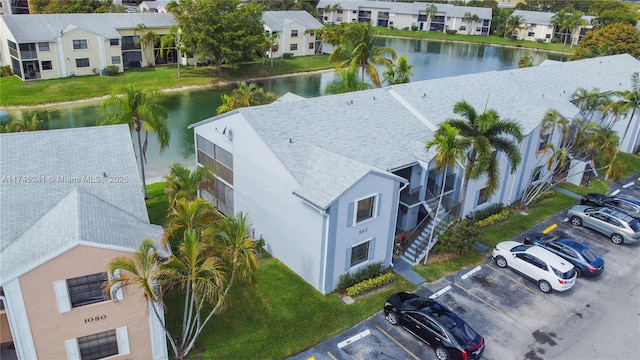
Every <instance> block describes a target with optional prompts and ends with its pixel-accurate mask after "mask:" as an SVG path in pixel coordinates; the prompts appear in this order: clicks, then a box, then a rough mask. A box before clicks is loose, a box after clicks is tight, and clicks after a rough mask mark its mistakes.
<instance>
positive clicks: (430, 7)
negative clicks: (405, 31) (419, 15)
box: [424, 3, 438, 31]
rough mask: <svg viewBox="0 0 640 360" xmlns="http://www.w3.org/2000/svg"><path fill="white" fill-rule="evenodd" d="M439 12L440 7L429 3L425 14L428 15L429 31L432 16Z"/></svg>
mask: <svg viewBox="0 0 640 360" xmlns="http://www.w3.org/2000/svg"><path fill="white" fill-rule="evenodd" d="M437 13H438V7H437V6H436V4H433V3H431V4H428V5H427V7H426V8H425V9H424V14H425V15H427V31H429V30H431V18H432V17H434V16H435V15H436V14H437Z"/></svg>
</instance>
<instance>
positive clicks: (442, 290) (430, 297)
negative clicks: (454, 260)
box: [429, 285, 451, 300]
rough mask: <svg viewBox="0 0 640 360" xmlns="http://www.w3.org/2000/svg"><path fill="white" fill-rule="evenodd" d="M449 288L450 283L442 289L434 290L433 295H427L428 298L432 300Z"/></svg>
mask: <svg viewBox="0 0 640 360" xmlns="http://www.w3.org/2000/svg"><path fill="white" fill-rule="evenodd" d="M449 290H451V285H447V286H445V287H443V288H442V289H440V290H438V291H436V292H435V293H434V294H433V295H431V296H429V299H431V300H433V299H435V298H437V297H438V296H440V295H442V294H444V293H446V292H447V291H449Z"/></svg>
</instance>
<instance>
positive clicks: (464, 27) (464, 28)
mask: <svg viewBox="0 0 640 360" xmlns="http://www.w3.org/2000/svg"><path fill="white" fill-rule="evenodd" d="M459 30H460V31H466V30H467V27H466V26H460V28H459Z"/></svg>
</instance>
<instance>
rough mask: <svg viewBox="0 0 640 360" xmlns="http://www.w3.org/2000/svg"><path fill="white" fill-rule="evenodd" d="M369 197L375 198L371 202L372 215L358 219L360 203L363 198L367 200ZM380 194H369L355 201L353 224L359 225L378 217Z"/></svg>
mask: <svg viewBox="0 0 640 360" xmlns="http://www.w3.org/2000/svg"><path fill="white" fill-rule="evenodd" d="M369 198H373V201H372V203H371V216H370V217H368V218H366V219H362V220H360V221H358V203H359V202H360V201H362V200H366V199H369ZM378 201H379V200H378V194H371V195H369V196H365V197H362V198H359V199H356V200H355V201H354V202H353V220H352V223H353V225H354V226H355V225H359V224H363V223H366V222H368V221H373V220H375V219H376V218H377V217H378V213H377V209H378Z"/></svg>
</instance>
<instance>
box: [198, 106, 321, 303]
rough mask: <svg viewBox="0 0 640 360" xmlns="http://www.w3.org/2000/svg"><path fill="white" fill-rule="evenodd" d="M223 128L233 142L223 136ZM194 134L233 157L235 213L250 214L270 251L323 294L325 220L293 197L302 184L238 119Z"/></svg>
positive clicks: (213, 124)
mask: <svg viewBox="0 0 640 360" xmlns="http://www.w3.org/2000/svg"><path fill="white" fill-rule="evenodd" d="M224 128H226V134H229V133H232V134H233V135H232V138H233V141H231V140H229V139H228V138H227V137H226V136H225V135H222V134H221V133H222V129H224ZM216 129H217V130H216ZM195 134H196V135H200V136H203V137H205V138H206V139H208V140H209V141H211V142H213V143H214V144H216V145H218V146H220V147H222V148H224V149H225V150H227V151H229V152H231V153H232V154H233V166H234V168H233V196H234V210H235V213H238V212H240V211H242V212H244V213H247V214H248V216H249V219H250V220H251V222H252V224H253V226H254V229H255V234H254V236H255V237H256V238H257V237H259V236H262V237H263V238H264V240H265V241H266V246H265V248H266V249H267V251H268V252H269V253H270V254H272V255H273V256H274V257H276V258H278V259H280V260H281V261H282V262H283V263H284V264H285V265H287V266H288V267H289V268H290V269H291V270H292V271H294V272H295V273H297V274H298V275H299V276H300V277H302V278H303V279H304V280H305V281H307V282H308V283H310V284H311V285H312V286H313V287H314V288H316V289H318V290H319V291H322V290H321V278H322V274H321V269H322V268H323V262H324V258H325V256H323V248H322V239H323V238H324V236H323V231H324V225H325V223H324V221H325V220H324V216H323V215H322V214H321V213H320V211H319V210H318V209H315V208H313V207H311V206H309V205H307V204H306V203H304V202H303V201H302V200H301V199H300V198H299V197H297V196H295V195H293V194H292V193H293V191H294V190H295V189H297V188H298V187H299V184H298V182H297V181H296V180H295V179H294V178H293V176H292V175H291V174H290V173H289V171H288V169H286V168H285V167H284V165H282V163H281V162H280V161H279V159H277V158H276V157H275V155H274V154H273V153H272V151H271V149H270V148H269V147H268V146H267V145H266V144H265V143H264V142H263V141H262V139H261V138H260V137H259V136H258V135H257V134H256V133H255V131H254V130H253V128H252V127H251V126H250V125H249V124H248V123H247V122H246V121H245V120H244V118H243V117H242V115H240V114H236V115H232V116H229V117H225V118H221V119H219V120H216V121H212V122H210V123H207V124H204V125H201V126H199V127H197V128H195Z"/></svg>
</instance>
